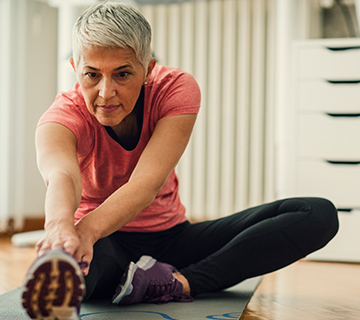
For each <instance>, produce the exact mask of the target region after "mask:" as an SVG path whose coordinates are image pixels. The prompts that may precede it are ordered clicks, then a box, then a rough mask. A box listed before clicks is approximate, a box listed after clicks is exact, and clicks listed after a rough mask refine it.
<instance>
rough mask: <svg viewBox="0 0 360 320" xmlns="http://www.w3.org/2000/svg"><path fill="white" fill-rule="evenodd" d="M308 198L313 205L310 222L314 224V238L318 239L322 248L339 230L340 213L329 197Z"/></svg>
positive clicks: (311, 205)
mask: <svg viewBox="0 0 360 320" xmlns="http://www.w3.org/2000/svg"><path fill="white" fill-rule="evenodd" d="M306 200H307V201H308V202H309V204H310V207H311V211H310V215H309V217H310V221H309V223H310V224H311V225H312V226H311V228H312V229H313V237H314V240H315V239H317V241H318V246H319V248H318V249H320V248H322V247H324V246H325V245H326V244H327V243H328V242H329V241H330V240H331V239H333V238H334V236H335V235H336V233H337V232H338V230H339V220H338V213H337V210H336V208H335V206H334V204H333V203H332V202H331V201H329V200H327V199H324V198H307V199H306Z"/></svg>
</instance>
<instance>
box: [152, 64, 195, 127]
mask: <svg viewBox="0 0 360 320" xmlns="http://www.w3.org/2000/svg"><path fill="white" fill-rule="evenodd" d="M154 73H155V74H154V75H153V78H152V82H151V83H150V86H151V89H150V91H151V92H150V94H149V101H148V102H149V103H150V105H151V107H150V110H151V111H150V113H151V114H152V118H153V120H154V121H155V122H156V121H158V120H159V119H161V118H164V117H168V116H174V115H181V114H196V113H198V112H199V109H200V103H201V93H200V88H199V85H198V84H197V82H196V80H195V79H194V77H193V76H191V75H190V74H188V73H186V72H184V71H182V70H180V69H176V68H167V67H162V66H158V68H157V69H155V72H154Z"/></svg>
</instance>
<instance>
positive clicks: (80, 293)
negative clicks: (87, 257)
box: [22, 250, 85, 320]
mask: <svg viewBox="0 0 360 320" xmlns="http://www.w3.org/2000/svg"><path fill="white" fill-rule="evenodd" d="M84 295H85V282H84V277H83V275H82V273H81V270H80V267H79V265H78V264H77V262H76V261H75V259H74V258H73V257H71V256H70V255H68V254H66V253H65V252H64V251H63V250H51V251H50V252H49V253H47V254H45V255H44V256H42V257H39V258H38V259H37V260H36V261H35V262H34V264H33V265H32V266H31V267H30V269H29V271H28V274H27V277H26V280H25V284H24V289H23V294H22V305H23V307H24V309H25V311H26V313H27V314H28V315H29V317H30V318H31V319H38V320H78V319H79V316H78V310H77V307H78V306H79V305H80V303H81V300H82V298H83V297H84Z"/></svg>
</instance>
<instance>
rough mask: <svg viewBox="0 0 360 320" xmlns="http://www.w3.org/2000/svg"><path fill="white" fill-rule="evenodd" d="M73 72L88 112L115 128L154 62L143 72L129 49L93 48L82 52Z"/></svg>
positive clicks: (132, 105) (136, 95) (129, 106)
mask: <svg viewBox="0 0 360 320" xmlns="http://www.w3.org/2000/svg"><path fill="white" fill-rule="evenodd" d="M70 62H71V64H72V66H73V68H74V71H75V72H76V75H77V78H78V81H79V83H80V86H81V89H82V93H83V95H84V98H85V102H86V106H87V108H88V110H89V112H90V113H91V114H92V115H94V116H95V117H96V119H97V120H98V121H99V122H100V123H101V124H102V125H104V126H111V127H113V126H116V125H118V124H119V123H120V122H121V121H122V120H123V119H124V118H125V117H126V116H127V115H129V114H130V113H131V112H132V110H133V109H134V107H135V104H136V101H137V99H138V97H139V95H140V91H141V87H142V85H143V83H144V81H146V80H147V78H148V76H149V75H150V73H151V71H152V69H153V67H154V65H155V61H152V62H151V63H150V64H149V68H148V70H146V73H145V70H144V67H143V66H142V64H141V63H140V62H139V61H138V59H137V58H136V56H135V53H134V51H133V50H132V49H130V48H126V49H122V48H104V47H98V46H93V47H90V48H88V49H85V50H84V51H83V54H82V55H81V57H80V61H79V64H78V66H77V67H75V64H74V61H73V59H70Z"/></svg>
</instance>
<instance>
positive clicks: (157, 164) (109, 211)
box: [76, 114, 196, 239]
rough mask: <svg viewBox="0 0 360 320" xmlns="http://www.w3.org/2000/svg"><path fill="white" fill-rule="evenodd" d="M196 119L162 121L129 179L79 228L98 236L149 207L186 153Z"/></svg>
mask: <svg viewBox="0 0 360 320" xmlns="http://www.w3.org/2000/svg"><path fill="white" fill-rule="evenodd" d="M195 120H196V115H195V114H187V115H177V116H170V117H165V118H162V119H161V120H159V122H158V123H157V125H156V128H155V130H154V133H153V135H152V137H151V139H150V141H149V143H148V145H147V146H146V148H145V149H144V151H143V153H142V155H141V157H140V159H139V162H138V163H137V165H136V167H135V169H134V171H133V173H132V175H131V177H130V179H129V182H128V183H126V184H125V185H123V186H122V187H121V188H119V189H118V190H117V191H115V192H114V193H113V194H112V195H111V196H110V197H109V198H108V199H107V200H106V201H105V202H104V203H103V204H101V205H100V206H99V207H98V208H96V209H95V210H94V211H92V212H90V213H89V214H87V215H86V216H84V217H83V218H82V219H81V220H80V221H79V222H78V224H77V225H76V228H77V230H91V233H93V234H94V235H96V238H97V239H100V238H103V237H106V236H108V235H110V234H111V233H113V232H115V231H116V230H118V229H120V228H121V227H123V226H124V225H125V224H126V223H128V222H129V221H130V220H131V219H133V218H134V217H135V216H136V215H138V214H139V213H140V212H141V211H142V210H144V209H145V208H146V207H148V206H149V205H150V204H151V203H152V202H153V201H154V199H155V197H156V195H157V194H158V192H159V191H160V189H161V188H162V186H163V185H164V183H165V181H166V179H167V178H168V176H169V175H170V173H171V172H172V170H173V169H174V168H175V166H176V164H177V163H178V161H179V159H180V157H181V155H182V154H183V152H184V150H185V148H186V146H187V144H188V142H189V139H190V136H191V132H192V129H193V126H194V123H195Z"/></svg>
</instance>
